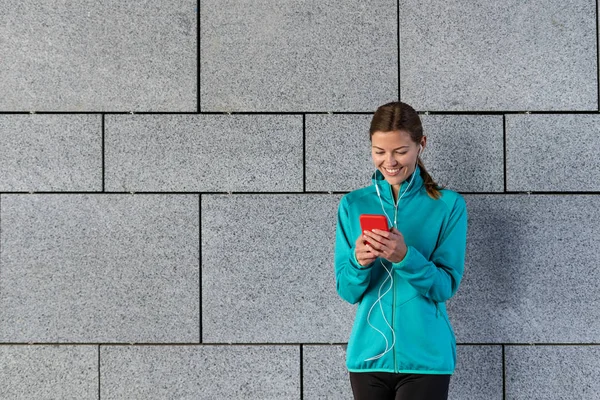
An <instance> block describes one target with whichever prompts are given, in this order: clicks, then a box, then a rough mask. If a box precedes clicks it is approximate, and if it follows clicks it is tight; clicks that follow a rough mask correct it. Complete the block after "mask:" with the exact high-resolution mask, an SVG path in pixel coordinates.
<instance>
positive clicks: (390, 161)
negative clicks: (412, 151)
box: [385, 153, 397, 166]
mask: <svg viewBox="0 0 600 400" xmlns="http://www.w3.org/2000/svg"><path fill="white" fill-rule="evenodd" d="M385 160H386V164H387V165H389V166H395V165H396V164H397V162H396V159H395V158H394V156H393V154H391V153H390V154H388V155H387V156H386V158H385Z"/></svg>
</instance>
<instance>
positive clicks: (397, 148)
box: [373, 145, 408, 150]
mask: <svg viewBox="0 0 600 400" xmlns="http://www.w3.org/2000/svg"><path fill="white" fill-rule="evenodd" d="M373 147H375V148H377V149H379V150H385V149H382V148H381V147H377V146H375V145H374V146H373ZM404 147H408V146H400V147H396V148H395V149H394V150H399V149H402V148H404Z"/></svg>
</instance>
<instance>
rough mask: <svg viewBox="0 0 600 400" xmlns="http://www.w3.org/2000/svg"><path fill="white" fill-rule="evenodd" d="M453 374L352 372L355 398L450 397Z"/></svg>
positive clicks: (415, 399)
mask: <svg viewBox="0 0 600 400" xmlns="http://www.w3.org/2000/svg"><path fill="white" fill-rule="evenodd" d="M450 376H451V375H428V374H392V373H388V372H350V384H351V385H352V392H353V393H354V400H373V399H377V400H380V399H381V400H386V399H387V400H447V399H448V386H450Z"/></svg>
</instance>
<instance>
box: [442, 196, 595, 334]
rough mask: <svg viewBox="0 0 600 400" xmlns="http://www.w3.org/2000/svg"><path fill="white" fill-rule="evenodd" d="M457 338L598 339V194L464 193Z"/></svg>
mask: <svg viewBox="0 0 600 400" xmlns="http://www.w3.org/2000/svg"><path fill="white" fill-rule="evenodd" d="M465 199H466V202H467V210H468V213H469V222H468V223H469V228H468V230H469V231H468V238H467V255H466V265H465V274H464V278H463V281H462V283H461V286H460V287H459V289H458V292H457V294H456V295H455V296H454V298H452V299H451V300H450V301H449V303H448V310H449V314H450V320H451V322H452V324H453V325H454V328H455V331H456V337H457V341H458V342H459V343H598V342H599V341H600V322H599V321H600V318H599V317H600V311H599V310H598V303H600V292H599V291H598V290H597V287H598V285H599V283H600V271H599V270H598V268H597V266H598V265H599V264H600V253H599V252H598V248H599V244H600V227H599V225H598V221H597V220H598V216H599V215H600V197H599V196H593V195H589V196H582V195H570V196H565V195H485V196H483V195H466V196H465Z"/></svg>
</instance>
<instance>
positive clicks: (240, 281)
mask: <svg viewBox="0 0 600 400" xmlns="http://www.w3.org/2000/svg"><path fill="white" fill-rule="evenodd" d="M340 198H341V196H340V195H327V194H324V195H267V194H265V195H244V194H242V195H202V198H201V202H202V215H201V218H202V339H203V342H205V343H215V342H219V343H230V342H231V343H322V342H326V343H331V342H338V343H339V342H345V341H347V340H348V337H349V336H350V329H351V328H352V322H353V319H354V306H352V305H350V304H348V303H346V302H345V301H343V300H342V299H341V298H340V297H339V296H338V294H337V292H336V290H335V273H334V268H333V247H334V243H335V223H336V220H335V215H336V212H337V206H338V203H339V200H340Z"/></svg>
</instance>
